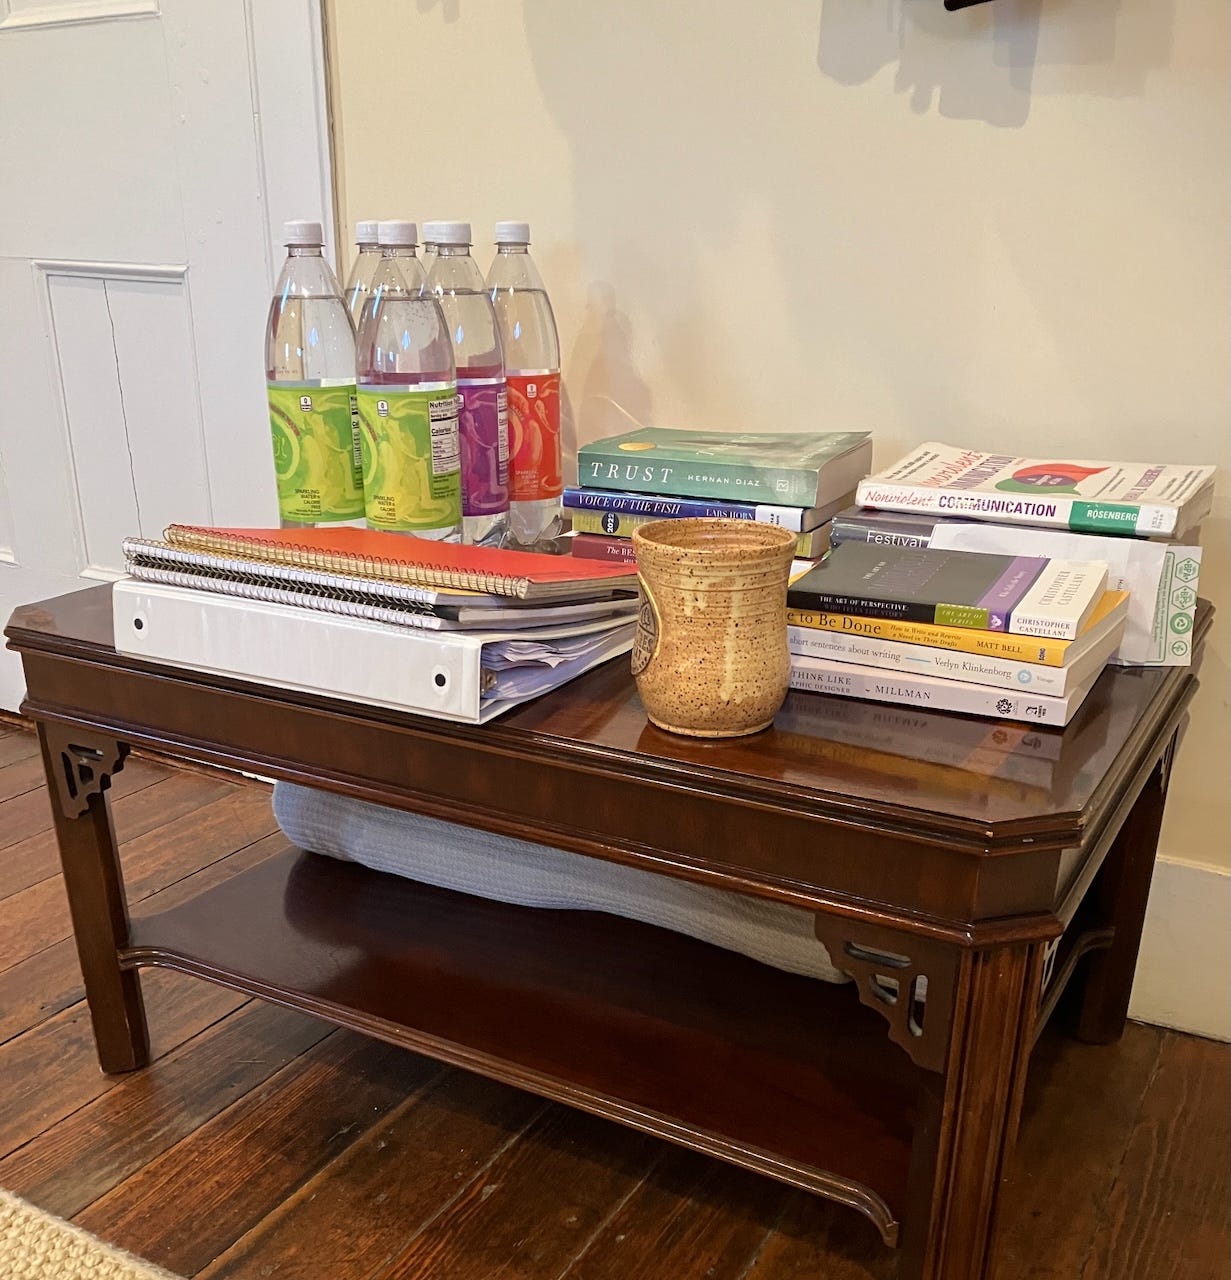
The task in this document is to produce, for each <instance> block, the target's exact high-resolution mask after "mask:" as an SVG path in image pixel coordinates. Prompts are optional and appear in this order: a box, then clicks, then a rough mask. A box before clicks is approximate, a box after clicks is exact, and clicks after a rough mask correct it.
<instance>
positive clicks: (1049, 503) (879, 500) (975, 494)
mask: <svg viewBox="0 0 1231 1280" xmlns="http://www.w3.org/2000/svg"><path fill="white" fill-rule="evenodd" d="M855 501H856V503H857V504H858V505H859V506H861V507H877V508H880V509H881V510H883V511H919V512H926V513H928V514H930V515H938V516H965V517H966V518H967V519H974V520H998V521H1006V522H1007V523H1009V524H1025V525H1043V526H1047V527H1050V528H1059V529H1068V528H1070V527H1071V526H1070V519H1071V516H1072V512H1073V507H1074V505H1075V504H1076V503H1077V502H1078V501H1080V503H1081V506H1082V508H1083V509H1084V508H1086V507H1088V506H1089V505H1090V503H1089V502H1088V501H1086V500H1084V499H1080V500H1079V499H1074V498H1062V497H1058V496H1055V495H1051V494H1049V495H1048V496H1047V497H1046V498H1042V497H1039V498H1032V497H1030V496H1029V495H1028V494H1011V493H1005V494H994V493H981V492H979V491H978V490H977V489H976V490H971V491H963V490H961V489H945V488H932V487H931V486H930V485H916V484H889V483H886V482H884V481H882V480H877V479H876V478H875V477H874V476H873V477H869V478H868V479H867V480H862V481H860V483H859V486H858V488H857V489H856V491H855ZM1107 505H1108V506H1109V507H1116V506H1131V507H1133V508H1134V509H1135V514H1134V519H1133V522H1132V524H1131V525H1128V526H1127V527H1126V528H1125V529H1124V532H1125V533H1128V534H1136V535H1138V536H1152V537H1159V536H1167V535H1169V534H1172V533H1174V532H1175V527H1176V520H1177V519H1178V517H1179V512H1178V511H1177V510H1176V508H1175V507H1173V506H1170V505H1162V504H1158V503H1115V502H1110V503H1108V504H1107Z"/></svg>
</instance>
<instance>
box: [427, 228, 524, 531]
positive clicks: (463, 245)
mask: <svg viewBox="0 0 1231 1280" xmlns="http://www.w3.org/2000/svg"><path fill="white" fill-rule="evenodd" d="M433 228H434V229H433V232H432V234H433V235H434V236H435V239H436V245H437V254H436V258H435V260H434V262H433V263H432V268H431V273H430V274H429V275H428V278H427V287H428V289H429V290H431V292H432V294H433V295H434V296H435V298H436V300H437V301H438V302H439V303H440V309H441V311H442V312H443V313H444V318H445V322H446V323H447V324H448V326H449V334H450V337H451V338H452V340H453V359H454V362H455V364H456V366H457V393H458V396H459V398H460V400H461V404H460V405H459V419H458V430H459V437H460V441H461V451H462V541H463V542H473V543H479V544H481V545H483V546H500V545H502V544H503V542H504V540H505V535H506V534H507V533H508V527H509V423H508V405H507V399H506V396H505V386H504V358H503V355H502V354H501V349H500V335H499V333H497V332H496V313H495V311H494V309H493V308H492V303H491V299H490V298H489V297H488V296H487V288H486V285H485V284H484V283H483V273H482V272H481V271H480V270H479V268H478V266H477V265H476V263H475V260H474V259H473V258H472V257H471V256H470V223H468V222H437V223H434V224H433Z"/></svg>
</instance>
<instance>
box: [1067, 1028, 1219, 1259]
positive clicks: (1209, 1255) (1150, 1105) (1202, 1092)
mask: <svg viewBox="0 0 1231 1280" xmlns="http://www.w3.org/2000/svg"><path fill="white" fill-rule="evenodd" d="M1229 1085H1231V1069H1229V1063H1228V1055H1227V1052H1226V1047H1225V1046H1223V1045H1219V1044H1216V1043H1214V1042H1213V1041H1210V1040H1199V1039H1197V1038H1196V1037H1194V1036H1180V1035H1176V1034H1175V1033H1173V1032H1168V1033H1166V1036H1165V1039H1164V1044H1163V1050H1162V1053H1161V1054H1160V1056H1159V1065H1158V1072H1157V1074H1156V1075H1155V1077H1154V1080H1153V1082H1152V1084H1151V1087H1150V1089H1149V1091H1148V1092H1147V1093H1146V1095H1145V1098H1144V1100H1143V1102H1142V1106H1141V1111H1140V1113H1139V1114H1138V1116H1137V1119H1136V1123H1135V1124H1134V1126H1133V1129H1132V1136H1131V1139H1130V1141H1129V1144H1128V1151H1127V1153H1126V1155H1125V1157H1124V1163H1123V1165H1122V1166H1121V1167H1120V1170H1119V1175H1118V1177H1116V1180H1115V1186H1114V1187H1113V1189H1112V1191H1111V1195H1110V1197H1109V1201H1108V1207H1107V1217H1106V1222H1105V1225H1104V1227H1103V1229H1102V1230H1101V1231H1100V1232H1099V1233H1098V1236H1097V1237H1096V1239H1095V1241H1094V1247H1093V1249H1092V1250H1091V1253H1090V1256H1089V1258H1088V1259H1087V1262H1086V1266H1085V1269H1084V1270H1083V1271H1082V1272H1081V1273H1080V1274H1081V1278H1082V1280H1111V1278H1112V1277H1120V1276H1148V1277H1149V1280H1210V1278H1211V1277H1213V1276H1222V1275H1226V1274H1227V1269H1228V1259H1229V1258H1231V1227H1229V1224H1228V1220H1227V1218H1228V1197H1229V1195H1231V1111H1229V1110H1228V1107H1227V1098H1228V1093H1229V1088H1228V1086H1229ZM1197 1117H1200V1119H1199V1120H1198V1119H1197Z"/></svg>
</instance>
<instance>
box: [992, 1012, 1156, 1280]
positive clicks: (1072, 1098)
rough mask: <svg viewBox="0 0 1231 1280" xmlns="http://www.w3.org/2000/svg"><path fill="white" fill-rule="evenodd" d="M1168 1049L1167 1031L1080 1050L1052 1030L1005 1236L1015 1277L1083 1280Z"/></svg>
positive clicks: (1035, 1065) (1132, 1028) (1025, 1128)
mask: <svg viewBox="0 0 1231 1280" xmlns="http://www.w3.org/2000/svg"><path fill="white" fill-rule="evenodd" d="M1162 1045H1163V1033H1162V1032H1161V1031H1159V1030H1158V1029H1157V1028H1156V1027H1145V1026H1141V1025H1139V1024H1136V1023H1133V1024H1130V1025H1129V1027H1128V1030H1127V1031H1126V1032H1125V1034H1124V1038H1123V1039H1122V1040H1121V1041H1120V1042H1119V1043H1118V1044H1114V1045H1083V1046H1081V1048H1080V1051H1074V1046H1073V1044H1072V1042H1071V1041H1068V1040H1066V1039H1065V1038H1064V1037H1063V1036H1062V1035H1061V1034H1060V1033H1059V1032H1058V1031H1057V1030H1055V1029H1049V1031H1048V1032H1047V1033H1046V1034H1045V1035H1044V1037H1043V1038H1042V1040H1041V1041H1040V1042H1039V1045H1038V1047H1037V1048H1036V1050H1035V1054H1034V1060H1033V1062H1032V1063H1031V1074H1030V1077H1029V1079H1028V1081H1027V1089H1026V1098H1025V1103H1024V1107H1023V1115H1022V1124H1021V1129H1020V1132H1019V1134H1018V1145H1017V1151H1016V1153H1015V1156H1014V1159H1013V1162H1012V1165H1011V1167H1010V1170H1009V1178H1008V1182H1007V1184H1006V1187H1005V1193H1004V1199H1003V1203H1004V1210H1003V1213H1002V1215H1001V1224H1000V1232H999V1245H998V1247H999V1249H1000V1253H1001V1257H1003V1258H1004V1259H1005V1264H1006V1266H1008V1267H1011V1268H1012V1270H1013V1274H1014V1275H1015V1276H1020V1277H1022V1280H1051V1277H1053V1276H1055V1275H1066V1276H1074V1277H1076V1276H1079V1275H1080V1274H1081V1269H1082V1266H1083V1265H1084V1263H1085V1260H1086V1258H1087V1257H1088V1255H1089V1253H1090V1249H1091V1246H1092V1243H1093V1241H1094V1239H1095V1237H1096V1235H1097V1234H1098V1233H1099V1232H1100V1231H1101V1230H1102V1229H1103V1224H1104V1221H1105V1216H1106V1209H1107V1197H1108V1195H1109V1194H1110V1190H1111V1176H1112V1174H1113V1173H1114V1171H1115V1170H1116V1169H1118V1168H1119V1167H1120V1165H1121V1163H1122V1162H1123V1160H1124V1155H1125V1152H1126V1150H1127V1148H1128V1144H1129V1141H1130V1140H1131V1137H1132V1131H1133V1124H1134V1122H1135V1119H1136V1117H1137V1114H1138V1112H1139V1110H1140V1108H1141V1103H1142V1099H1143V1098H1144V1096H1145V1093H1146V1091H1147V1089H1149V1087H1150V1082H1151V1080H1152V1079H1153V1076H1154V1072H1155V1069H1156V1067H1157V1064H1158V1060H1159V1054H1160V1053H1161V1051H1162ZM1040 1240H1046V1241H1047V1248H1046V1249H1045V1250H1041V1249H1040V1248H1039V1241H1040Z"/></svg>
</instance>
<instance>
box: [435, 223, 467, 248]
mask: <svg viewBox="0 0 1231 1280" xmlns="http://www.w3.org/2000/svg"><path fill="white" fill-rule="evenodd" d="M436 243H437V244H448V245H455V244H466V245H468V244H469V243H470V223H469V222H438V223H436Z"/></svg>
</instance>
